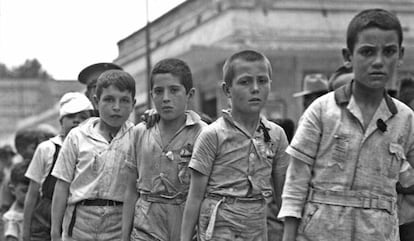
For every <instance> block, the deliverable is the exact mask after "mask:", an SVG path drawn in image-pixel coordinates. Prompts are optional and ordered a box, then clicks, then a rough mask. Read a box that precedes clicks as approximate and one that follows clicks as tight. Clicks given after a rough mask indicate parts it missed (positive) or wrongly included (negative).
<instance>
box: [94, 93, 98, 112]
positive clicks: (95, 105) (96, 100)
mask: <svg viewBox="0 0 414 241" xmlns="http://www.w3.org/2000/svg"><path fill="white" fill-rule="evenodd" d="M98 102H99V99H98V96H96V95H94V96H93V106H94V107H95V108H96V109H98V108H97V107H98Z"/></svg>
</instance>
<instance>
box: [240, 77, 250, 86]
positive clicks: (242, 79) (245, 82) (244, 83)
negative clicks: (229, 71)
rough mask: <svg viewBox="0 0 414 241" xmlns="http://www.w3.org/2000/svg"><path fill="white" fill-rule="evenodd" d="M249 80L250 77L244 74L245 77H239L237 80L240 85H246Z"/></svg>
mask: <svg viewBox="0 0 414 241" xmlns="http://www.w3.org/2000/svg"><path fill="white" fill-rule="evenodd" d="M251 81H252V77H248V76H245V77H242V78H240V79H239V80H238V81H237V82H238V83H239V84H241V85H248V84H250V82H251Z"/></svg>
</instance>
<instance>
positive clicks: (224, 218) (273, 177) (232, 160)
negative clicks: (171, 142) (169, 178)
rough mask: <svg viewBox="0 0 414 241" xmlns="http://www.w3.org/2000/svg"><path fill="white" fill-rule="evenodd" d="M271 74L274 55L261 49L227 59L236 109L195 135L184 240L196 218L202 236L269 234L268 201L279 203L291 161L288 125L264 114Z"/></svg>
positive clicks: (260, 240) (227, 90)
mask: <svg viewBox="0 0 414 241" xmlns="http://www.w3.org/2000/svg"><path fill="white" fill-rule="evenodd" d="M271 76H272V68H271V64H270V61H269V60H268V59H267V58H266V56H264V55H263V54H261V53H258V52H256V51H252V50H245V51H241V52H238V53H235V54H233V55H232V56H231V57H229V58H228V59H227V60H226V62H225V64H224V67H223V79H224V83H223V84H222V87H223V91H224V94H225V95H226V96H227V97H228V98H229V99H230V100H231V106H232V109H231V110H229V111H223V117H220V118H219V119H218V120H216V121H215V122H213V123H212V124H210V125H209V126H207V127H205V128H203V130H202V132H201V134H200V136H199V137H198V138H197V140H196V143H195V146H194V152H193V155H192V157H191V161H190V164H189V167H190V168H191V170H192V172H191V182H190V191H189V194H188V199H187V202H186V205H185V210H184V218H183V224H182V226H181V235H182V236H181V241H190V240H191V238H192V234H193V232H194V227H195V226H196V223H197V221H198V238H199V240H201V241H204V240H246V241H249V240H250V241H253V240H255V241H266V240H267V225H266V212H267V211H266V206H267V205H266V203H268V202H269V201H270V200H271V199H272V197H273V198H275V200H276V203H277V204H278V205H277V207H280V200H281V192H282V188H283V183H284V176H285V171H286V168H287V165H288V158H287V157H288V156H287V155H286V154H285V148H286V146H287V145H288V142H287V138H286V135H285V133H284V131H283V129H282V128H281V127H280V126H278V125H277V124H275V123H273V122H270V121H268V120H267V119H266V118H264V117H263V116H261V115H260V112H261V111H262V109H263V107H264V106H265V104H266V101H267V97H268V95H269V92H270V86H271V82H272V80H271ZM271 211H272V212H276V213H277V212H278V210H271Z"/></svg>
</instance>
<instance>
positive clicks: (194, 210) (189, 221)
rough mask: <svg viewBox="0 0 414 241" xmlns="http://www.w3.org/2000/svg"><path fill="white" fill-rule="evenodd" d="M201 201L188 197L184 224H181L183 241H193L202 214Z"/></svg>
mask: <svg viewBox="0 0 414 241" xmlns="http://www.w3.org/2000/svg"><path fill="white" fill-rule="evenodd" d="M201 201H202V200H200V199H198V198H193V197H188V199H187V202H186V203H185V209H184V214H183V222H182V224H181V241H191V240H192V239H193V234H194V229H195V226H196V224H197V220H198V216H199V215H198V214H199V212H200V206H201Z"/></svg>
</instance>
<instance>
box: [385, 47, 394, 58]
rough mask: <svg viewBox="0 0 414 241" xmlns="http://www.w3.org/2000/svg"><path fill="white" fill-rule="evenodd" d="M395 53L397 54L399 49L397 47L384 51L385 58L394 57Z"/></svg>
mask: <svg viewBox="0 0 414 241" xmlns="http://www.w3.org/2000/svg"><path fill="white" fill-rule="evenodd" d="M395 53H397V48H395V47H387V48H385V49H384V55H385V56H392V55H394V54H395Z"/></svg>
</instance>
